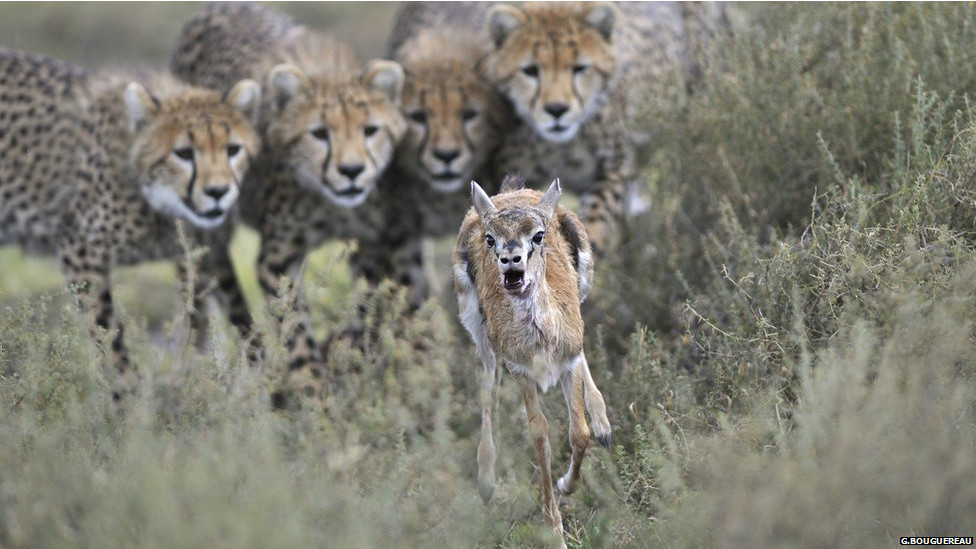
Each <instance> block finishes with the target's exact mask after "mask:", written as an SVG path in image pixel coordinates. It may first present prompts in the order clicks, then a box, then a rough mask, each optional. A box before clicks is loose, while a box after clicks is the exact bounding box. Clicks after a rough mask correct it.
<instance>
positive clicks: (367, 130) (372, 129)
mask: <svg viewBox="0 0 976 549" xmlns="http://www.w3.org/2000/svg"><path fill="white" fill-rule="evenodd" d="M378 129H380V128H379V127H378V126H376V125H375V124H369V125H367V126H365V127H364V128H363V135H365V136H366V137H369V136H371V135H373V134H374V133H376V130H378Z"/></svg>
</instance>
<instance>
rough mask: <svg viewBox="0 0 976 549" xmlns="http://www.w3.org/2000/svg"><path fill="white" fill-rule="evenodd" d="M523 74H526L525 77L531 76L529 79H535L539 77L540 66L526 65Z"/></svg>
mask: <svg viewBox="0 0 976 549" xmlns="http://www.w3.org/2000/svg"><path fill="white" fill-rule="evenodd" d="M522 73H523V74H525V76H529V77H532V78H535V77H537V76H539V66H538V65H526V66H524V67H522Z"/></svg>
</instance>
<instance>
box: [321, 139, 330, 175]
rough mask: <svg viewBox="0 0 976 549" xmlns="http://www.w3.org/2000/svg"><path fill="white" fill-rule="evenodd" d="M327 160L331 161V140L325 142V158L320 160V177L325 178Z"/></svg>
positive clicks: (327, 166)
mask: <svg viewBox="0 0 976 549" xmlns="http://www.w3.org/2000/svg"><path fill="white" fill-rule="evenodd" d="M329 162H332V140H331V139H329V141H327V142H326V143H325V160H324V161H323V162H322V174H321V175H319V178H320V179H325V173H326V172H328V171H329Z"/></svg>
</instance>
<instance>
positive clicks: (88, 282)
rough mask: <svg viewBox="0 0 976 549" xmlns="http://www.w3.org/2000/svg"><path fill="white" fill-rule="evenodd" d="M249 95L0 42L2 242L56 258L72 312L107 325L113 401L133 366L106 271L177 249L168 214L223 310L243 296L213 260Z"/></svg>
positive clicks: (249, 110) (247, 155) (245, 89)
mask: <svg viewBox="0 0 976 549" xmlns="http://www.w3.org/2000/svg"><path fill="white" fill-rule="evenodd" d="M260 93H261V90H260V87H259V85H258V84H257V83H256V82H254V81H251V80H242V81H240V82H238V83H236V84H235V85H234V86H232V87H231V88H230V89H229V91H228V92H227V93H226V94H224V95H220V94H218V93H216V92H213V91H209V90H203V89H198V88H191V87H189V86H186V85H183V84H181V83H179V82H177V81H176V80H175V79H173V78H171V77H167V76H166V75H162V74H159V75H157V74H145V75H138V76H136V77H133V76H128V75H124V74H117V73H104V74H103V73H94V72H89V71H87V70H84V69H81V68H79V67H75V66H73V65H70V64H68V63H65V62H63V61H60V60H57V59H54V58H51V57H47V56H43V55H39V54H31V53H25V52H19V51H12V50H5V49H0V244H14V245H19V246H21V247H22V248H24V249H25V250H26V251H27V252H28V253H36V254H50V255H56V256H58V257H59V259H60V262H61V266H62V268H63V271H64V274H65V278H66V279H67V282H68V283H69V285H70V286H72V287H73V288H75V289H76V291H77V292H78V293H79V302H80V303H81V304H82V306H83V308H84V309H85V310H87V311H90V312H91V313H92V314H93V316H94V320H95V324H96V325H97V326H99V327H100V328H102V329H105V330H108V331H109V332H111V333H113V336H112V337H113V339H112V344H111V345H112V353H111V354H110V355H109V357H108V360H107V362H109V363H110V364H111V368H112V369H113V370H116V372H113V373H114V374H116V375H114V376H113V378H114V379H113V380H112V384H113V395H114V396H115V397H116V398H121V396H122V395H123V394H124V393H126V392H128V391H129V390H131V389H132V384H133V382H134V381H135V371H134V369H133V368H131V367H130V364H129V359H128V355H127V352H126V350H125V345H124V342H123V334H122V326H121V324H120V322H119V320H118V318H117V317H116V315H115V313H114V307H113V301H112V295H111V290H110V276H111V272H112V269H113V268H115V267H116V266H121V265H131V264H135V263H139V262H143V261H149V260H155V259H163V258H177V257H181V256H182V255H183V254H182V250H181V249H180V244H179V242H178V238H177V220H182V222H185V227H186V232H187V235H188V236H189V237H190V238H191V239H192V240H193V241H194V242H198V243H201V244H205V245H207V246H209V247H210V248H211V253H210V254H209V255H208V257H207V258H206V259H205V260H204V261H203V263H204V264H203V266H201V273H202V274H203V275H204V276H208V277H213V279H215V280H216V281H217V285H218V287H219V288H220V289H221V290H224V292H223V293H224V294H225V296H226V297H227V298H228V300H229V301H230V303H231V304H230V307H231V310H240V308H241V307H243V306H244V301H243V298H242V296H241V294H240V292H239V290H238V288H237V286H236V282H234V277H233V273H232V272H230V271H222V270H215V269H212V268H211V267H212V266H213V265H214V264H215V263H219V261H217V262H214V261H212V259H213V257H212V256H214V255H216V256H220V255H221V254H223V253H224V250H226V246H225V243H226V240H227V237H228V234H229V233H228V232H227V227H228V225H229V224H228V223H225V221H226V220H227V219H228V218H229V217H231V216H233V215H235V213H234V212H235V206H236V203H237V199H238V195H239V182H240V181H241V179H242V178H243V177H244V175H245V173H247V171H248V168H249V166H250V164H251V162H252V159H253V158H255V157H256V156H257V154H258V150H259V149H260V138H259V137H258V134H257V132H256V129H255V128H254V125H253V122H254V120H255V118H254V117H255V116H256V114H257V110H258V106H259V104H260ZM181 271H184V272H185V269H181ZM199 286H202V285H199ZM199 289H200V288H198V290H199ZM200 299H202V294H200V295H195V296H194V300H195V301H197V302H199V300H200ZM245 311H246V309H245ZM197 327H198V328H200V326H199V325H198V326H197Z"/></svg>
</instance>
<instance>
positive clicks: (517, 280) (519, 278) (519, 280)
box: [502, 269, 525, 292]
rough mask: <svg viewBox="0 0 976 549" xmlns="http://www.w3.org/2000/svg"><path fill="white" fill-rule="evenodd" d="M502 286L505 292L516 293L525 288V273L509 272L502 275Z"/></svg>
mask: <svg viewBox="0 0 976 549" xmlns="http://www.w3.org/2000/svg"><path fill="white" fill-rule="evenodd" d="M502 278H503V284H502V286H504V287H505V289H506V290H508V291H510V292H517V291H519V290H521V289H522V287H523V286H525V271H516V270H514V269H513V270H511V271H508V272H506V273H505V274H503V275H502Z"/></svg>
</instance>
